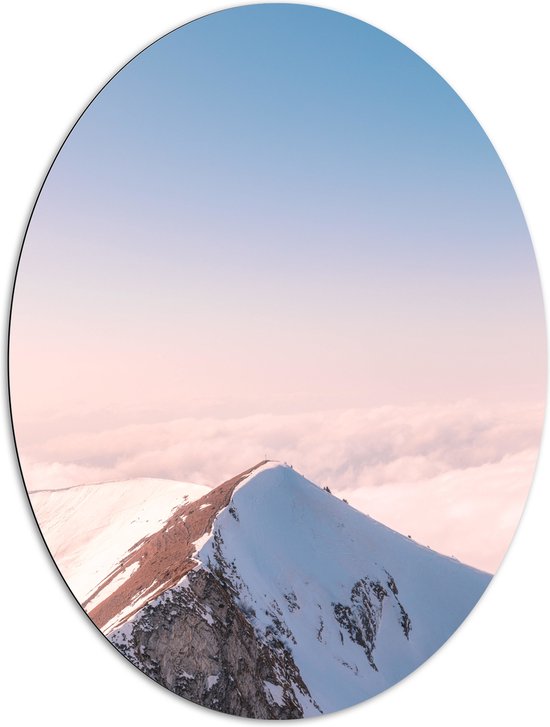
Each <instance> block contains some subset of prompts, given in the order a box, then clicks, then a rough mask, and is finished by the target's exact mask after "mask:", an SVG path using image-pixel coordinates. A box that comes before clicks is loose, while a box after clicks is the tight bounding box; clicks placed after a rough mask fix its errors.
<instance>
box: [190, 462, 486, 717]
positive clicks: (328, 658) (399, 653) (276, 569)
mask: <svg viewBox="0 0 550 727" xmlns="http://www.w3.org/2000/svg"><path fill="white" fill-rule="evenodd" d="M231 506H232V508H233V510H234V513H233V514H232V513H231V512H229V509H226V510H224V511H223V512H222V513H220V515H219V516H218V518H217V521H216V530H217V531H218V532H219V533H220V534H221V536H222V539H223V545H222V546H221V551H222V553H223V557H224V559H225V561H227V562H228V563H232V564H233V565H234V567H235V569H236V572H237V573H238V576H239V581H240V583H241V586H240V598H241V599H242V601H243V603H244V604H245V607H246V608H250V607H252V608H253V609H254V611H255V613H256V615H255V617H253V623H254V625H255V627H256V628H257V629H258V630H259V631H261V632H263V633H265V631H266V629H268V628H270V627H272V626H273V624H274V619H277V618H278V620H283V621H284V623H285V624H286V626H287V627H288V630H289V632H290V633H291V634H292V635H293V637H294V639H295V641H296V643H293V642H292V640H291V644H290V648H291V651H292V653H293V656H294V659H295V661H296V664H297V666H298V668H299V670H300V673H301V675H302V677H303V679H304V681H305V682H306V684H307V685H308V687H309V689H310V692H311V693H312V695H313V697H314V698H315V700H316V701H317V703H318V704H319V706H320V707H321V709H322V710H323V711H333V710H335V709H340V708H343V707H346V706H349V705H350V704H355V703H356V702H359V701H362V700H363V699H365V698H366V697H367V696H372V695H373V694H376V693H378V692H379V691H382V690H383V689H385V688H387V687H389V686H391V685H392V684H394V683H396V682H397V681H399V680H400V679H402V678H403V677H404V676H406V675H407V674H408V673H410V672H411V671H412V670H413V669H415V668H416V667H417V666H419V665H420V664H421V663H422V662H423V661H425V659H426V658H428V657H429V656H430V655H431V654H432V653H433V652H434V651H436V650H437V649H438V648H439V647H440V646H441V645H442V644H443V643H444V642H445V641H446V639H447V638H448V637H449V636H450V635H451V634H452V633H453V631H454V630H455V629H456V628H457V627H458V625H459V624H460V623H461V622H462V621H463V620H464V618H465V617H466V616H467V615H468V613H469V611H470V610H471V609H472V607H473V606H474V605H475V603H476V602H477V600H478V599H479V597H480V595H481V593H482V592H483V590H484V589H485V587H486V586H487V584H488V583H489V581H490V576H489V575H488V574H486V573H483V572H481V571H478V570H475V569H473V568H470V567H467V566H464V565H463V564H461V563H459V562H458V561H456V560H454V559H453V558H448V557H446V556H442V555H440V554H438V553H436V552H434V551H432V550H430V549H429V548H425V547H424V546H421V545H419V544H417V543H415V542H414V541H411V540H410V539H409V538H407V537H404V536H403V535H400V534H399V533H396V532H395V531H393V530H390V529H389V528H387V527H385V526H384V525H382V524H380V523H378V522H376V521H375V520H372V519H371V518H369V517H368V516H366V515H364V514H363V513H361V512H359V511H357V510H355V509H354V508H352V507H350V506H349V505H347V504H346V503H344V502H342V501H340V500H339V499H337V498H336V497H333V496H332V495H331V494H329V493H328V492H326V491H324V490H322V489H321V488H319V487H317V486H316V485H314V484H313V483H311V482H309V481H308V480H306V479H305V478H304V477H302V476H301V475H299V474H298V473H297V472H295V471H294V470H293V469H291V468H290V467H287V466H282V465H274V464H272V465H266V466H265V467H264V468H262V470H261V471H260V472H257V473H255V474H253V475H252V476H251V477H249V478H248V479H247V480H246V481H245V482H244V483H243V484H241V485H240V486H239V487H238V488H237V490H236V491H235V493H234V495H233V499H232V503H231ZM237 518H238V519H237ZM197 557H198V559H199V560H200V561H201V562H202V563H205V564H207V563H208V562H213V561H214V560H215V542H214V538H213V537H212V538H210V540H209V541H208V542H207V543H206V544H205V545H204V546H203V548H202V549H201V550H200V552H199V553H198V556H197ZM389 577H391V579H393V582H394V583H395V584H396V588H397V589H398V598H399V602H400V603H401V604H402V605H403V608H404V610H405V611H406V613H407V615H408V618H409V619H410V624H411V627H410V631H409V634H408V636H406V635H405V633H404V631H403V628H402V626H401V623H400V618H401V612H400V610H399V606H398V604H397V603H396V602H395V600H393V599H391V598H388V597H385V598H384V599H383V603H382V606H381V613H380V618H379V624H378V628H377V634H376V639H375V646H374V649H373V651H372V658H373V661H374V663H375V665H376V669H374V668H372V666H371V665H370V663H369V662H368V659H367V658H366V655H365V652H364V650H363V649H362V647H361V646H360V645H359V644H358V643H356V642H354V641H353V640H352V639H351V638H350V634H349V633H347V632H346V630H345V629H344V628H343V627H342V625H341V623H339V622H338V620H337V619H335V609H334V604H343V605H344V607H346V606H348V605H349V604H350V594H351V592H352V589H353V587H354V585H355V584H356V583H357V582H358V581H359V580H361V579H363V578H367V579H368V581H369V582H372V581H374V582H375V583H380V584H381V585H382V586H383V587H384V588H385V590H386V591H387V592H388V591H390V589H389V588H388V586H387V582H388V578H389ZM274 604H276V606H274ZM277 607H278V608H277ZM278 609H280V610H281V611H282V615H281V614H280V613H278Z"/></svg>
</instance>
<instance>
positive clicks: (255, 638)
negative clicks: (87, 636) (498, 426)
mask: <svg viewBox="0 0 550 727" xmlns="http://www.w3.org/2000/svg"><path fill="white" fill-rule="evenodd" d="M136 482H142V486H141V487H142V490H143V493H142V494H143V495H144V496H145V495H146V491H147V486H146V485H145V484H144V483H145V482H151V481H136ZM119 484H120V483H119ZM134 486H135V483H134V484H133V485H132V486H131V487H130V486H128V487H129V490H131V491H132V492H133V488H134ZM96 487H97V486H96ZM104 487H105V488H108V487H109V486H108V485H105V486H104ZM195 487H196V488H197V489H195V488H194V487H193V486H191V485H183V484H181V485H180V486H179V489H178V484H177V483H171V488H172V489H171V490H170V492H168V490H166V491H165V492H163V494H162V495H158V494H157V495H156V496H155V497H153V492H155V493H158V482H157V485H155V486H151V490H150V493H151V502H150V503H149V502H146V501H145V500H142V499H141V495H140V496H137V495H136V496H134V495H132V497H134V498H135V499H136V500H139V502H140V504H139V507H137V510H138V511H139V513H140V516H139V517H140V518H141V520H140V522H142V526H141V531H140V535H139V537H138V538H136V539H134V540H132V538H131V537H130V531H129V529H128V527H129V526H126V525H125V526H124V527H122V523H124V522H125V521H127V519H128V515H129V514H130V513H132V517H133V514H134V513H135V511H136V507H135V505H134V504H133V505H132V506H131V507H128V510H126V511H122V510H120V509H117V508H119V507H120V504H122V502H124V503H125V506H126V504H127V502H126V497H127V496H128V493H127V492H126V493H121V499H120V501H119V502H118V503H117V502H113V500H112V499H111V502H110V504H109V508H112V512H113V513H114V512H115V511H116V512H117V514H116V518H115V520H113V523H112V524H111V525H109V527H108V529H107V530H105V529H104V528H99V530H98V531H96V532H95V533H93V534H90V535H89V537H88V535H86V537H85V538H84V539H83V538H82V531H81V533H80V535H79V534H78V532H77V530H78V528H77V525H76V521H77V520H78V518H79V517H82V516H81V515H77V514H73V516H72V517H73V518H76V519H75V521H74V524H73V527H72V528H71V529H70V532H71V538H69V539H67V538H66V537H65V536H64V535H63V534H62V531H64V530H65V526H63V525H61V524H59V523H61V519H62V518H63V513H62V512H61V510H62V509H64V508H62V507H61V505H59V508H60V511H59V518H60V520H59V523H58V524H57V525H56V523H57V522H58V521H57V520H56V519H55V517H54V521H53V524H51V523H50V524H48V525H45V535H46V539H47V540H48V528H49V529H50V532H53V533H55V536H56V537H58V538H59V541H60V542H59V548H61V547H62V546H61V543H63V550H55V549H54V556H55V555H56V553H57V554H58V556H60V557H62V558H63V559H64V560H63V562H64V563H65V564H71V565H74V564H75V563H78V568H76V569H75V570H74V571H73V575H71V576H69V575H66V577H67V580H68V582H69V585H70V586H71V587H72V588H73V589H76V587H75V586H74V583H73V577H74V579H75V582H76V581H78V583H79V589H80V590H79V591H78V594H84V591H85V592H86V595H85V597H83V598H82V601H83V605H84V606H85V608H86V610H87V611H88V613H89V615H90V617H91V618H92V619H93V620H94V622H95V623H96V624H97V625H98V626H99V628H101V629H102V630H103V631H104V633H106V634H107V635H108V638H109V639H110V640H111V642H112V643H113V644H114V645H115V646H116V647H117V648H118V649H119V650H120V651H121V652H122V653H123V654H124V655H125V656H126V657H127V658H128V659H129V660H130V661H131V662H132V663H134V664H135V665H136V666H137V667H139V668H140V669H141V670H142V671H143V672H145V673H146V674H147V675H149V676H150V677H152V678H153V679H155V680H156V681H158V682H160V683H161V684H163V685H164V686H166V687H168V688H169V689H171V690H172V691H174V692H176V693H177V694H180V695H182V696H184V697H187V698H189V699H191V700H193V701H195V702H198V703H199V704H203V705H205V706H208V707H211V708H214V709H217V710H220V711H223V712H228V713H231V714H237V715H242V716H248V717H259V718H268V719H284V718H299V717H305V716H313V715H317V714H319V713H325V712H332V711H335V710H338V709H342V708H344V707H348V706H351V705H353V704H355V703H357V702H360V701H363V700H364V699H367V698H368V697H371V696H373V695H375V694H377V693H378V692H380V691H382V690H384V689H386V688H387V687H389V686H391V685H392V684H394V683H395V682H397V681H399V680H400V679H402V678H403V677H404V676H406V675H407V674H408V673H410V672H411V671H412V670H413V669H415V668H416V667H417V666H419V665H420V664H421V663H422V662H423V661H425V660H426V659H427V658H428V657H429V656H430V655H431V654H433V653H434V651H436V650H437V649H438V648H439V647H440V646H441V645H442V644H443V643H444V642H445V641H446V639H447V638H448V637H449V636H450V635H451V634H452V633H453V631H454V630H455V629H456V628H457V627H458V626H459V625H460V623H461V622H462V621H463V619H464V618H465V617H466V616H467V614H468V612H469V611H470V610H471V608H472V607H473V606H474V605H475V603H476V602H477V600H478V599H479V597H480V596H481V594H482V593H483V591H484V589H485V587H486V586H487V584H488V582H489V580H490V576H489V575H488V574H486V573H483V572H481V571H478V570H475V569H473V568H470V567H468V566H466V565H463V564H461V563H459V562H458V561H456V560H455V559H453V558H448V557H446V556H442V555H440V554H438V553H436V552H434V551H432V550H430V549H429V548H425V547H423V546H421V545H419V544H417V543H415V542H414V541H412V540H410V539H409V538H407V537H404V536H402V535H400V534H399V533H396V532H395V531H393V530H390V529H389V528H387V527H385V526H384V525H382V524H380V523H378V522H376V521H375V520H372V519H371V518H369V517H368V516H366V515H364V514H363V513H360V512H358V511H357V510H355V509H354V508H352V507H350V506H349V505H347V504H346V503H345V502H342V501H341V500H339V499H338V498H336V497H334V496H333V495H331V494H330V493H329V492H327V491H325V490H323V489H322V488H320V487H318V486H317V485H315V484H313V483H311V482H309V481H308V480H307V479H305V478H304V477H302V476H301V475H300V474H298V473H297V472H296V471H294V470H293V469H292V468H291V467H289V466H286V465H281V464H278V463H272V462H262V463H260V464H259V465H257V466H255V467H253V468H251V469H250V470H247V471H246V472H244V473H242V474H240V475H238V476H237V477H235V478H233V479H231V480H228V481H227V482H225V483H223V484H222V485H220V486H219V487H217V488H215V489H212V490H207V489H206V488H202V489H201V488H200V487H198V486H195ZM113 488H114V489H116V488H115V486H114V485H113V486H111V489H113ZM75 489H76V488H75ZM160 489H161V490H162V489H163V488H162V487H161V488H160ZM205 490H206V491H205ZM184 491H185V494H184ZM73 492H74V490H71V494H72V493H73ZM41 494H45V493H41ZM72 496H73V497H74V498H77V500H75V502H74V506H75V508H76V509H78V508H82V507H85V505H84V500H81V498H85V495H84V494H83V493H81V492H79V493H78V494H73V495H72ZM35 497H37V495H34V496H33V503H35ZM48 497H49V498H52V499H53V500H55V495H54V493H48ZM57 497H58V498H59V497H60V495H57ZM113 497H114V496H113ZM88 498H89V499H90V500H93V499H94V494H93V493H89V494H88ZM177 498H179V500H178V499H177ZM185 498H186V499H185ZM95 499H97V490H96V493H95ZM35 507H36V504H35ZM163 508H164V509H163ZM153 512H154V514H153ZM52 513H55V514H56V515H57V511H56V510H55V507H54V506H53V505H51V506H50V510H49V511H48V513H47V514H48V517H51V515H52ZM145 513H147V514H148V515H149V517H147V518H146V519H148V520H149V523H147V527H145V522H144V518H145ZM84 514H85V511H84ZM93 516H94V517H95V512H94V513H93ZM86 517H87V516H86ZM90 518H92V515H91V514H90ZM39 519H41V518H40V517H39ZM46 519H47V518H46ZM44 522H46V520H44ZM91 522H92V521H91V520H90V523H91ZM153 523H154V524H155V525H156V527H155V528H152V527H151V525H152V524H153ZM133 525H135V522H134V523H133ZM73 530H74V532H73ZM88 530H89V531H90V530H91V526H88ZM132 532H133V531H132ZM135 532H136V534H137V531H135ZM98 533H99V534H98ZM112 539H114V540H113V542H114V544H115V545H114V547H115V549H118V555H116V556H114V550H113V547H112V545H111V544H110V543H111V540H112ZM131 540H132V542H130V541H131ZM83 541H85V542H84V545H83ZM99 545H100V546H101V548H100V550H109V553H110V555H109V557H106V556H105V557H103V556H102V557H103V560H102V561H101V562H102V563H106V562H107V560H109V559H110V561H111V567H109V568H104V569H103V570H102V571H101V575H100V577H97V575H98V573H99V571H100V570H101V568H100V566H99V560H101V557H100V556H96V555H95V554H94V548H96V547H98V546H99ZM50 547H51V545H50ZM69 553H70V554H71V555H69ZM71 558H72V559H71ZM88 558H90V560H89V561H87V559H88ZM94 558H96V560H94ZM98 559H99V560H98ZM64 567H68V565H65V566H64ZM102 567H103V566H102ZM79 569H81V570H82V571H87V570H90V571H93V574H94V577H95V584H96V587H95V588H90V587H89V583H90V577H88V576H87V577H84V576H82V574H79V572H78V570H79ZM83 581H86V587H85V588H84V587H83V586H81V582H83Z"/></svg>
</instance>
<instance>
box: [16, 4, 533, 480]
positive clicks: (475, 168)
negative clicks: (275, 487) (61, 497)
mask: <svg viewBox="0 0 550 727" xmlns="http://www.w3.org/2000/svg"><path fill="white" fill-rule="evenodd" d="M10 372H11V394H12V404H13V414H14V421H15V427H16V434H17V437H18V444H19V447H20V450H22V452H23V454H25V453H26V452H27V451H28V452H31V451H33V448H35V449H36V448H39V447H40V446H42V444H43V442H44V440H45V439H47V438H49V437H52V436H55V437H59V438H60V439H59V441H60V442H62V441H64V440H63V437H64V436H65V435H69V434H73V433H74V432H82V433H84V434H97V433H98V432H102V431H107V430H111V429H113V428H116V427H118V426H127V425H130V424H136V423H139V424H142V423H150V422H152V421H155V422H163V421H168V420H175V419H181V418H184V417H194V418H197V419H201V418H204V417H207V416H208V417H216V418H218V419H220V420H224V418H225V419H227V418H232V419H234V418H238V417H245V416H250V415H257V414H266V415H284V416H286V415H291V414H295V415H298V414H299V415H302V414H303V413H304V412H315V411H328V410H346V409H351V408H353V409H368V408H369V407H370V408H372V407H379V406H387V405H392V406H408V405H413V404H414V405H416V404H417V403H418V402H424V403H425V404H426V406H427V407H429V406H432V405H436V404H440V403H442V402H455V401H463V400H482V401H484V402H489V403H490V404H491V405H492V404H500V403H502V402H515V403H516V404H517V405H518V406H519V405H521V406H523V405H525V406H527V407H532V406H535V409H536V405H538V404H541V403H542V401H543V400H544V395H545V333H544V312H543V306H542V297H541V290H540V285H539V278H538V273H537V269H536V262H535V258H534V253H533V250H532V247H531V243H530V239H529V235H528V231H527V228H526V225H525V221H524V219H523V215H522V213H521V210H520V207H519V204H518V202H517V199H516V197H515V194H514V191H513V189H512V187H511V184H510V182H509V179H508V177H507V175H506V172H505V171H504V169H503V167H502V165H501V163H500V161H499V159H498V157H497V155H496V153H495V151H494V149H493V147H492V145H491V144H490V142H489V141H488V139H487V137H486V136H485V134H484V132H483V131H482V129H481V128H480V126H479V125H478V123H477V122H476V120H475V119H474V118H473V116H472V115H471V114H470V112H469V111H468V109H467V108H466V107H465V105H464V104H463V103H462V102H461V101H460V99H459V98H458V97H457V96H456V95H455V94H454V92H453V91H452V90H451V89H450V87H449V86H448V85H447V84H446V83H445V82H444V81H443V80H442V79H441V77H439V76H438V75H437V74H436V73H435V71H434V70H433V69H431V68H430V67H429V66H428V65H426V64H425V63H424V62H423V61H422V60H421V59H420V58H418V56H416V55H414V54H413V53H412V52H411V51H409V50H408V49H407V48H405V47H404V46H403V45H401V44H400V43H399V42H397V41H396V40H394V39H392V38H391V37H389V36H387V35H385V34H384V33H382V32H380V31H378V30H376V29H374V28H372V27H371V26H369V25H366V24H365V23H363V22H360V21H357V20H355V19H352V18H350V17H347V16H344V15H339V14H336V13H333V12H330V11H326V10H322V9H317V8H311V7H306V6H295V5H278V6H277V5H260V6H249V7H241V8H236V9H233V10H231V11H225V12H221V13H217V14H214V15H210V16H208V17H206V18H203V19H200V20H198V21H195V22H193V23H191V24H189V25H187V26H184V27H183V28H180V29H178V30H176V31H174V32H173V33H171V34H170V35H168V36H166V37H165V38H163V39H161V40H160V41H158V42H156V43H155V44H153V45H152V46H151V47H150V48H148V49H147V50H145V51H144V52H143V53H142V54H140V55H139V56H138V57H137V58H135V59H134V60H133V61H132V62H131V63H130V64H129V65H128V66H127V67H125V68H124V69H123V70H122V71H121V72H120V73H119V74H118V75H117V76H116V77H115V78H114V79H113V80H111V81H110V82H109V83H108V85H107V86H106V87H105V88H104V89H103V91H102V92H101V93H100V94H99V96H98V97H97V99H96V100H95V101H94V102H93V103H92V105H91V106H90V108H89V109H88V110H87V111H86V113H85V114H84V116H83V117H82V119H81V120H80V121H79V122H78V124H77V126H76V128H75V130H74V131H73V132H72V134H71V135H70V136H69V138H68V140H67V141H66V143H65V145H64V146H63V148H62V150H61V152H60V154H59V157H58V159H57V161H56V162H55V165H54V167H53V169H52V171H51V172H50V174H49V176H48V178H47V181H46V184H45V186H44V189H43V191H42V193H41V195H40V198H39V200H38V203H37V206H36V209H35V212H34V214H33V217H32V221H31V224H30V228H29V231H28V235H27V238H26V242H25V245H24V249H23V254H22V259H21V265H20V270H19V275H18V279H17V284H16V291H15V299H14V308H13V320H12V336H11V368H10ZM536 410H537V411H538V412H539V413H538V414H537V416H538V419H537V420H536V421H537V422H538V424H537V426H540V421H541V413H540V410H539V409H536ZM265 444H266V446H268V445H269V442H266V443H265ZM260 454H261V455H263V452H261V453H260ZM29 456H30V455H29ZM89 457H91V455H89ZM64 458H65V459H64ZM31 459H36V456H34V455H33V457H31ZM92 459H94V458H92ZM100 459H101V453H96V455H95V459H94V462H96V461H97V460H100ZM65 460H66V455H65V452H64V450H63V445H61V444H60V445H59V451H58V452H57V453H52V454H51V461H53V462H61V461H65ZM245 464H246V466H248V464H251V463H245ZM161 469H162V468H161ZM222 469H224V468H223V467H222ZM144 474H154V473H152V472H146V473H144ZM172 474H174V476H176V475H177V476H180V475H184V474H185V473H184V472H181V471H180V470H178V471H177V472H174V473H172ZM306 474H308V473H307V472H306Z"/></svg>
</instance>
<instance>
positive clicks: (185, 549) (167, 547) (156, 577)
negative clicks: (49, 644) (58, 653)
mask: <svg viewBox="0 0 550 727" xmlns="http://www.w3.org/2000/svg"><path fill="white" fill-rule="evenodd" d="M265 464H267V461H266V460H264V461H262V462H259V463H258V464H257V465H254V466H253V467H251V468H249V469H247V470H245V471H244V472H241V473H240V474H239V475H237V476H236V477H233V478H231V479H230V480H227V481H226V482H224V483H222V484H221V485H219V486H218V487H216V488H214V489H213V490H210V491H208V492H207V493H206V494H205V495H203V496H202V497H199V498H198V499H195V500H193V501H192V502H188V503H185V504H183V505H181V506H180V507H178V508H176V509H175V510H174V511H173V512H172V515H171V516H170V517H169V518H168V519H167V520H166V522H165V523H164V524H163V525H162V526H161V528H160V529H158V530H157V531H156V532H153V533H152V534H149V535H147V536H145V537H144V538H143V539H142V540H141V542H140V543H139V544H136V545H135V546H134V547H133V548H132V549H131V551H130V552H128V553H127V554H126V555H125V556H124V557H123V559H122V560H121V561H120V562H119V564H118V565H117V566H116V567H115V568H114V569H113V571H112V572H111V573H110V574H109V576H108V582H111V581H112V580H113V579H115V578H117V577H118V576H119V575H120V574H121V573H123V571H125V570H127V569H128V568H129V567H130V566H133V565H134V564H135V563H139V568H137V569H134V570H133V571H132V572H131V573H130V575H129V577H128V578H127V579H126V580H124V582H123V583H121V585H120V586H119V587H118V588H117V589H116V590H115V591H113V593H111V594H110V595H109V596H107V597H106V598H105V599H104V600H102V601H101V602H100V603H98V604H97V605H94V607H93V608H91V609H89V611H88V614H89V616H90V618H91V619H92V620H93V621H94V623H95V624H96V626H98V627H99V628H105V626H106V624H111V623H112V622H113V619H115V617H116V616H117V614H119V613H120V612H122V611H123V612H124V613H125V619H124V620H127V619H129V618H131V617H132V616H133V615H134V614H135V613H136V612H137V611H138V610H140V609H141V608H143V606H144V605H146V603H141V602H140V604H139V607H135V608H132V609H130V610H128V609H129V607H130V606H131V605H132V603H133V602H134V600H135V597H136V594H138V593H143V592H147V593H151V598H149V599H148V600H152V599H154V598H158V596H159V595H161V593H162V592H163V591H165V590H167V589H170V588H173V587H174V586H175V585H176V584H177V583H179V581H181V579H182V577H183V576H184V575H185V574H186V573H188V572H189V571H190V570H192V569H193V568H195V567H196V566H197V561H196V559H195V558H194V556H195V554H196V552H197V547H196V546H195V543H196V542H199V543H200V545H202V544H203V542H204V540H203V539H204V538H205V536H207V535H208V534H209V533H210V531H211V529H212V525H213V522H214V520H215V518H216V516H217V514H218V513H219V511H220V510H222V509H223V508H225V507H226V505H227V504H228V502H229V500H230V498H231V495H232V494H233V490H234V489H235V487H236V486H237V485H238V484H240V482H241V481H243V480H244V479H245V478H247V477H248V476H249V475H250V474H251V473H252V472H254V471H255V470H257V469H258V468H261V467H262V466H264V465H265ZM203 505H210V507H202V506H203ZM200 545H199V547H200ZM137 546H138V547H137ZM155 581H156V582H157V583H161V584H162V586H160V587H159V588H157V589H155V590H154V591H153V590H151V589H152V585H153V583H154V582H155ZM105 585H107V583H105V579H104V582H103V585H102V586H101V588H104V587H105ZM98 593H99V591H98V590H97V589H96V592H94V593H93V594H91V596H90V597H89V598H88V602H91V601H94V599H95V597H96V596H97V595H98ZM116 623H117V625H120V623H119V622H118V621H116Z"/></svg>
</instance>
